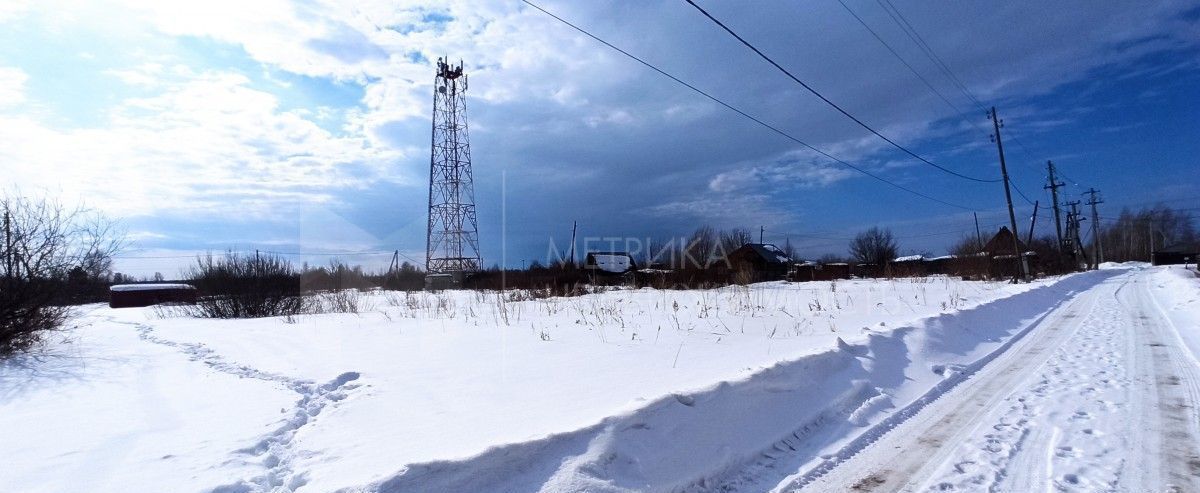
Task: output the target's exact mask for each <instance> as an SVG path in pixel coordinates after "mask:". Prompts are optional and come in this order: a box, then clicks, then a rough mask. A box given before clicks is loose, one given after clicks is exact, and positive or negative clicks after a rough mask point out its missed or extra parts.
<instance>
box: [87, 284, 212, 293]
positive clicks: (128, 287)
mask: <svg viewBox="0 0 1200 493" xmlns="http://www.w3.org/2000/svg"><path fill="white" fill-rule="evenodd" d="M108 289H109V291H117V292H122V291H157V290H161V289H196V287H195V286H192V285H191V284H166V283H158V284H114V285H112V286H111V287H109V288H108Z"/></svg>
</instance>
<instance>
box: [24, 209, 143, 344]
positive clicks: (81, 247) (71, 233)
mask: <svg viewBox="0 0 1200 493" xmlns="http://www.w3.org/2000/svg"><path fill="white" fill-rule="evenodd" d="M0 216H2V221H3V223H2V224H0V227H2V228H3V229H0V235H2V240H3V241H0V271H2V272H3V274H2V276H3V277H0V355H4V354H8V353H11V352H13V351H18V350H22V349H26V348H28V347H30V346H31V345H33V344H35V343H36V342H37V341H38V340H39V338H40V336H41V334H42V333H44V332H46V331H49V330H53V329H56V328H58V327H60V326H62V324H63V323H64V322H65V321H66V319H67V318H68V315H69V312H68V308H67V307H66V306H65V305H66V304H67V303H68V302H69V301H70V298H71V296H70V289H71V286H72V285H73V284H72V283H71V281H72V279H78V280H82V281H90V283H102V282H105V281H107V278H108V273H109V269H110V267H111V265H112V256H113V255H114V254H115V253H117V252H118V251H119V250H120V249H121V248H122V246H124V235H123V234H122V233H121V232H120V231H119V230H118V228H117V226H116V224H115V223H113V222H112V221H109V220H108V219H106V218H104V217H103V216H101V215H100V214H98V213H96V212H94V211H91V210H88V209H84V208H74V209H71V208H68V207H66V206H64V205H62V204H61V203H59V202H57V201H55V200H52V199H49V198H45V197H40V198H29V197H23V196H19V195H15V194H14V195H7V196H4V197H0Z"/></svg>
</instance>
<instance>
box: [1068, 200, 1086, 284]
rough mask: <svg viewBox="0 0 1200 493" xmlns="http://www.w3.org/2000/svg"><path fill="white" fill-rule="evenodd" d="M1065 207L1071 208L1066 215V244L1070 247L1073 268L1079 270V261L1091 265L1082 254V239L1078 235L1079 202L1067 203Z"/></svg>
mask: <svg viewBox="0 0 1200 493" xmlns="http://www.w3.org/2000/svg"><path fill="white" fill-rule="evenodd" d="M1065 205H1067V206H1069V207H1070V208H1071V211H1070V212H1068V213H1067V236H1069V238H1068V240H1067V242H1068V243H1070V245H1071V261H1072V262H1074V265H1075V268H1079V259H1083V260H1084V262H1085V263H1088V264H1090V263H1091V262H1088V259H1087V255H1086V254H1085V253H1084V252H1083V239H1082V238H1080V234H1079V222H1080V219H1079V201H1078V200H1075V201H1071V202H1067V203H1066V204H1065Z"/></svg>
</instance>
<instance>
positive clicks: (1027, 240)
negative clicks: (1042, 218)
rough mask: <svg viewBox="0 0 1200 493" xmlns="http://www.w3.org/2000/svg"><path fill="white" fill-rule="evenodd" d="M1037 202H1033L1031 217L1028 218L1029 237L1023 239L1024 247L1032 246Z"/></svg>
mask: <svg viewBox="0 0 1200 493" xmlns="http://www.w3.org/2000/svg"><path fill="white" fill-rule="evenodd" d="M1037 213H1038V201H1036V200H1035V201H1033V216H1032V217H1030V218H1029V235H1028V236H1026V237H1025V247H1026V248H1031V247H1032V245H1033V227H1034V226H1036V225H1037Z"/></svg>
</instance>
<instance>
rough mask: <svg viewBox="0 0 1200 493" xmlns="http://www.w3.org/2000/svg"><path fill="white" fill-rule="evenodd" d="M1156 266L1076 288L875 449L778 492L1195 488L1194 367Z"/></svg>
mask: <svg viewBox="0 0 1200 493" xmlns="http://www.w3.org/2000/svg"><path fill="white" fill-rule="evenodd" d="M1153 273H1154V271H1153V270H1149V269H1139V270H1133V271H1130V272H1128V273H1126V274H1122V275H1120V276H1116V277H1113V278H1110V279H1107V280H1105V281H1103V282H1101V283H1099V284H1097V285H1096V286H1095V287H1093V288H1091V289H1089V290H1087V291H1084V292H1082V293H1080V294H1078V295H1076V296H1075V297H1074V298H1073V299H1071V300H1070V301H1069V302H1067V303H1064V304H1063V305H1062V306H1060V307H1059V308H1057V309H1056V310H1054V311H1053V312H1051V313H1050V314H1049V315H1048V316H1047V317H1045V318H1044V319H1043V320H1042V321H1041V323H1039V324H1038V326H1037V327H1036V328H1034V329H1033V330H1032V331H1030V332H1029V333H1028V334H1026V336H1025V337H1023V338H1022V339H1021V340H1019V341H1018V342H1017V343H1016V344H1014V345H1013V346H1012V347H1011V348H1009V349H1008V350H1007V351H1005V353H1004V354H1003V355H1001V356H1000V357H998V358H996V359H995V360H993V361H992V362H991V363H989V364H987V365H986V366H984V367H983V368H981V369H980V370H979V371H978V372H977V373H975V374H974V375H972V376H971V378H969V379H967V380H965V381H964V382H962V383H961V384H959V385H958V386H956V387H955V388H954V389H953V390H952V391H950V392H948V393H946V394H945V395H943V396H941V397H940V398H939V399H938V400H937V401H935V402H933V403H931V404H930V405H928V406H926V407H925V408H924V409H922V410H921V412H919V413H917V414H916V415H914V416H913V417H911V418H909V419H907V420H905V421H904V422H903V423H901V424H900V425H898V426H897V427H895V428H893V429H892V430H891V431H889V432H888V433H887V434H885V435H883V436H882V437H881V438H880V439H879V440H877V441H876V442H875V443H873V444H871V445H870V446H869V447H867V448H865V449H864V450H862V451H861V452H859V453H858V454H856V455H854V456H853V457H852V458H850V459H849V460H847V461H845V462H843V463H841V464H839V465H837V467H834V468H832V469H831V470H828V471H827V472H824V473H823V474H822V473H818V472H816V471H803V470H802V471H800V472H799V473H798V474H796V475H794V476H792V477H789V478H787V479H786V480H785V481H783V482H782V483H781V484H780V485H779V486H778V487H777V488H776V490H780V491H791V490H796V489H803V490H804V491H845V490H854V491H985V490H986V491H1014V492H1016V491H1020V492H1026V491H1055V490H1066V491H1106V490H1107V491H1200V450H1198V448H1200V447H1198V446H1200V429H1198V428H1200V413H1198V409H1200V408H1197V405H1200V366H1198V365H1197V361H1196V358H1195V357H1194V355H1193V354H1192V353H1191V352H1190V351H1189V350H1188V349H1187V347H1186V345H1185V344H1184V340H1183V338H1182V337H1181V335H1180V333H1179V330H1180V328H1179V327H1177V326H1176V323H1175V322H1173V321H1172V318H1171V317H1170V316H1168V314H1167V313H1166V311H1165V310H1164V309H1163V308H1162V306H1161V305H1162V303H1161V302H1160V301H1159V300H1157V299H1156V297H1155V296H1156V295H1155V293H1154V292H1152V288H1153V287H1152V285H1151V278H1152V276H1153ZM1186 329H1187V330H1191V331H1194V330H1196V327H1186Z"/></svg>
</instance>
